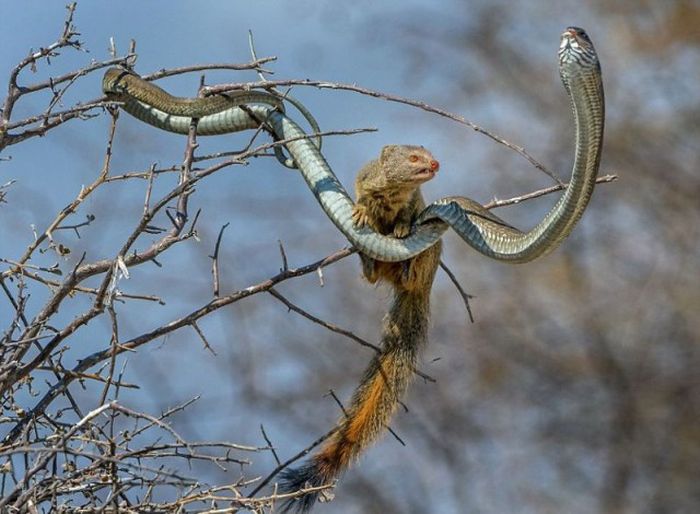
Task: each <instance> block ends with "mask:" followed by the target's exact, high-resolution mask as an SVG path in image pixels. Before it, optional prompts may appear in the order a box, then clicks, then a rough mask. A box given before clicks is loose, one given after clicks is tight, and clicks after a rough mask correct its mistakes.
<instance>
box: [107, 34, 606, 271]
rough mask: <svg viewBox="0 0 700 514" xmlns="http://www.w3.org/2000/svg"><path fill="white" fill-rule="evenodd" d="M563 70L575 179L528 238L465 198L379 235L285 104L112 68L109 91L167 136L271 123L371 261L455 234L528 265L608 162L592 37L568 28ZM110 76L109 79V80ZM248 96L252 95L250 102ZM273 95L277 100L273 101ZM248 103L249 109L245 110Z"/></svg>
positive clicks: (566, 227) (568, 220)
mask: <svg viewBox="0 0 700 514" xmlns="http://www.w3.org/2000/svg"><path fill="white" fill-rule="evenodd" d="M559 71H560V75H561V79H562V82H563V84H564V87H565V89H566V91H567V93H568V94H569V97H570V99H571V106H572V111H573V114H574V120H575V125H576V150H575V157H574V164H573V171H572V175H571V181H570V184H569V186H568V187H567V188H566V191H565V192H564V194H563V195H562V197H561V198H560V199H559V201H558V202H557V203H556V205H555V206H554V207H553V208H552V209H551V210H550V211H549V212H548V213H547V214H546V215H545V217H544V218H543V220H542V221H541V222H540V223H538V224H537V226H535V227H534V228H533V229H532V230H530V231H528V232H522V231H520V230H518V229H516V228H514V227H512V226H511V225H509V224H508V223H506V222H505V221H503V220H501V219H500V218H498V217H497V216H495V215H494V214H492V213H490V212H489V211H488V210H487V209H485V208H484V207H483V206H482V205H481V204H480V203H478V202H476V201H474V200H471V199H469V198H465V197H457V196H454V197H447V198H443V199H441V200H437V201H436V202H434V203H432V204H430V205H429V206H427V207H426V209H425V210H424V211H423V212H422V213H421V215H420V216H419V218H418V220H417V221H416V224H415V225H414V227H413V230H412V232H411V234H410V235H409V236H408V237H406V238H404V239H396V238H393V237H390V236H383V235H380V234H377V233H376V232H374V231H372V230H371V229H369V228H367V227H363V228H362V229H357V228H356V227H355V226H354V225H353V222H352V218H351V214H352V206H353V203H352V200H351V199H350V197H349V196H348V194H347V192H346V191H345V189H344V188H343V186H342V185H341V184H340V182H339V181H338V179H337V178H336V176H335V174H334V173H333V171H332V170H331V168H330V166H329V165H328V163H327V162H326V160H325V158H324V157H323V155H322V154H321V152H320V150H319V148H318V147H317V146H316V145H314V144H313V142H312V141H310V140H309V138H308V137H305V136H306V134H305V133H304V131H303V130H302V129H301V128H300V127H299V126H298V125H297V124H296V123H295V122H294V121H292V120H291V119H290V118H289V117H287V116H286V114H285V113H284V112H282V111H281V110H280V108H279V107H280V105H279V98H278V97H275V96H273V95H270V94H269V93H261V92H252V91H251V92H248V91H246V92H240V93H236V94H235V95H232V96H229V97H228V98H227V99H225V100H226V101H227V102H228V103H226V102H223V103H222V101H221V98H219V97H209V98H198V99H175V100H176V101H174V100H173V99H174V98H175V97H172V96H170V95H169V94H167V93H166V92H165V91H163V90H162V89H160V88H159V87H158V86H155V85H153V84H150V83H148V82H146V81H144V80H142V79H141V78H140V77H138V76H137V75H134V74H128V75H127V76H123V77H122V81H121V82H122V86H121V87H118V83H119V81H116V83H115V81H114V80H112V79H113V78H114V77H116V73H117V72H115V71H112V70H108V71H107V74H106V75H105V80H104V81H103V89H104V92H105V93H107V94H108V95H109V96H112V97H114V98H115V99H117V100H119V101H121V102H123V108H124V109H125V110H126V111H127V112H129V113H130V114H132V115H133V116H135V117H136V118H138V119H140V120H142V121H144V122H146V123H149V124H151V125H153V126H155V127H158V128H160V129H163V130H167V131H171V132H176V133H180V134H182V133H187V131H188V129H189V126H190V122H191V118H193V117H196V118H198V125H197V133H198V134H199V135H211V134H223V133H229V132H238V131H241V130H246V129H251V128H256V127H258V126H259V125H260V120H264V121H265V122H266V123H267V124H268V125H269V126H270V127H271V129H272V131H273V133H274V135H275V137H277V138H279V139H281V140H289V139H291V141H288V142H286V143H285V146H286V147H287V149H288V151H289V153H290V154H291V155H292V158H293V159H294V162H295V163H296V165H297V166H298V168H299V170H300V172H301V174H302V176H303V177H304V179H305V181H306V183H307V184H308V186H309V188H310V189H311V191H312V192H313V194H314V195H315V196H316V198H317V200H318V201H319V203H320V204H321V207H322V208H323V209H324V211H325V212H326V214H327V215H328V217H329V218H330V219H331V220H332V221H333V223H334V224H335V225H336V226H337V227H338V229H340V231H341V232H342V233H343V234H344V235H345V236H346V237H347V238H348V240H349V241H350V242H351V243H352V244H353V245H355V247H356V248H357V249H358V250H360V251H361V252H363V253H365V254H366V255H368V256H370V257H372V258H375V259H378V260H382V261H402V260H406V259H408V258H410V257H413V256H415V255H417V254H419V253H420V252H422V251H424V250H425V249H427V248H429V247H430V246H432V245H433V244H435V243H436V242H437V241H438V239H440V237H441V236H442V234H443V233H444V232H445V230H447V228H449V227H452V228H453V229H454V230H455V232H457V234H458V235H459V236H460V237H461V238H462V239H464V240H465V241H466V242H467V243H468V244H469V245H470V246H472V247H473V248H475V249H476V250H477V251H479V252H480V253H482V254H484V255H486V256H488V257H491V258H493V259H496V260H500V261H508V262H514V263H520V262H527V261H530V260H532V259H535V258H537V257H539V256H541V255H543V254H545V253H548V252H550V251H551V250H553V249H554V248H556V246H558V244H559V243H560V242H561V241H562V240H563V239H564V238H565V237H566V236H567V235H568V234H569V233H570V232H571V230H572V229H573V227H574V225H575V224H576V222H577V221H578V220H579V219H580V218H581V215H582V214H583V212H584V210H585V209H586V206H587V205H588V202H589V200H590V198H591V195H592V193H593V188H594V186H595V180H596V177H597V174H598V168H599V164H600V154H601V148H602V141H603V126H604V113H605V108H604V96H603V86H602V80H601V71H600V64H599V62H598V57H597V54H596V51H595V48H594V47H593V44H592V43H591V41H590V39H589V37H588V35H587V34H586V32H585V31H584V30H582V29H580V28H578V27H569V28H567V29H566V30H565V31H564V33H563V34H562V36H561V45H560V48H559ZM108 77H109V80H108ZM244 95H245V96H244ZM270 96H272V97H273V98H274V100H273V99H271V98H269V97H270ZM242 104H246V105H247V108H246V109H245V110H244V109H242V108H241V107H240V105H242Z"/></svg>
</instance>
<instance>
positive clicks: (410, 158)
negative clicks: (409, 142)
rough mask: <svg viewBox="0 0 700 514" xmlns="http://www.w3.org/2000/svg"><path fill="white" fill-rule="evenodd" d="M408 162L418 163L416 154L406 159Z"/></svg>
mask: <svg viewBox="0 0 700 514" xmlns="http://www.w3.org/2000/svg"><path fill="white" fill-rule="evenodd" d="M408 160H409V161H411V162H418V156H417V155H416V154H413V155H411V156H410V157H409V158H408Z"/></svg>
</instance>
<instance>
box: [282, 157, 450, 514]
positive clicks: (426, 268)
mask: <svg viewBox="0 0 700 514" xmlns="http://www.w3.org/2000/svg"><path fill="white" fill-rule="evenodd" d="M438 167H439V165H438V163H437V161H436V160H435V159H434V158H433V156H432V155H431V154H430V152H428V151H427V150H425V149H424V148H423V147H419V146H396V145H393V146H386V147H384V149H383V150H382V153H381V156H380V157H379V159H377V160H374V161H371V162H370V163H368V164H367V165H366V166H365V167H363V168H362V169H361V170H360V172H359V173H358V175H357V179H356V182H355V190H356V194H357V201H356V205H355V208H354V211H353V220H354V222H355V224H356V225H357V226H363V225H369V226H370V227H371V228H373V229H374V230H376V231H377V232H379V233H381V234H385V235H388V234H392V235H394V236H395V237H406V236H407V235H408V234H409V233H410V229H411V225H412V223H413V221H414V220H415V219H416V217H417V216H418V214H419V213H420V212H421V210H422V209H423V208H424V207H425V203H424V201H423V197H422V195H421V193H420V189H419V186H420V184H421V183H423V182H425V181H426V180H430V179H431V178H432V177H433V176H434V174H435V172H437V169H438ZM440 250H441V243H440V242H438V243H437V244H436V245H434V246H433V247H431V248H429V249H428V250H426V251H424V252H423V253H421V254H419V255H417V256H416V257H414V258H412V259H409V260H407V261H403V262H382V261H377V260H374V259H371V258H369V257H367V256H365V255H361V256H360V257H361V259H362V270H363V273H364V275H365V278H367V280H368V281H369V282H370V283H372V284H374V283H377V282H378V281H383V282H386V283H388V284H390V285H392V286H393V289H394V302H393V304H392V306H391V308H390V310H389V313H388V314H387V315H386V317H385V319H384V326H383V329H382V351H381V353H379V354H377V355H376V356H375V357H374V358H373V359H372V361H371V362H370V365H369V367H368V368H367V370H366V371H365V374H364V377H363V378H362V381H361V382H360V385H359V387H358V388H357V390H356V391H355V393H354V395H353V397H352V400H351V402H350V406H349V408H348V410H347V416H346V417H345V418H344V419H342V420H341V421H340V423H339V425H338V427H337V430H336V432H335V433H334V434H333V435H332V436H331V437H330V438H329V439H328V440H327V441H326V442H325V444H324V445H323V447H322V448H321V450H320V451H319V452H318V453H317V454H316V455H315V456H313V457H312V458H311V460H310V461H309V463H307V464H306V465H304V466H302V467H301V468H299V469H295V470H288V471H286V472H285V473H284V475H283V479H284V481H283V484H282V488H281V491H282V492H294V491H297V490H299V489H300V488H303V487H306V486H320V485H324V484H328V483H331V482H332V481H333V480H334V479H335V478H336V477H337V476H338V475H339V474H341V473H342V472H343V471H344V470H345V469H347V468H348V466H349V465H350V464H351V463H352V461H353V460H354V459H355V458H356V457H357V456H358V455H359V454H360V453H361V452H362V450H364V449H365V448H366V447H367V446H368V445H370V444H371V443H372V442H374V441H375V440H376V439H377V438H378V437H379V435H380V434H381V433H382V432H383V431H384V429H385V427H386V426H387V425H388V424H389V421H390V420H391V416H392V415H393V413H394V411H395V410H396V407H397V406H398V404H399V400H400V399H401V397H402V396H403V394H404V393H405V391H406V389H407V388H408V384H409V382H410V379H411V376H412V374H413V371H414V369H415V365H416V360H417V356H418V351H419V350H420V348H421V347H422V346H423V345H424V344H425V342H426V336H427V331H428V319H429V316H430V289H431V287H432V284H433V278H434V277H435V271H436V270H437V266H438V263H439V261H440ZM316 496H317V494H314V493H310V494H307V495H305V496H303V497H301V498H300V499H298V500H292V501H290V502H288V503H287V504H286V505H285V507H284V511H285V512H287V511H292V510H296V511H298V512H307V511H308V510H310V509H311V507H312V506H313V504H314V503H315V501H316Z"/></svg>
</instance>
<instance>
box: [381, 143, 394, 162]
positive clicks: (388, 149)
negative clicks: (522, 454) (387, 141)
mask: <svg viewBox="0 0 700 514" xmlns="http://www.w3.org/2000/svg"><path fill="white" fill-rule="evenodd" d="M398 148H399V147H398V145H386V146H385V147H384V148H382V154H381V155H380V156H379V160H380V161H386V160H387V159H391V156H392V155H394V153H396V150H397V149H398Z"/></svg>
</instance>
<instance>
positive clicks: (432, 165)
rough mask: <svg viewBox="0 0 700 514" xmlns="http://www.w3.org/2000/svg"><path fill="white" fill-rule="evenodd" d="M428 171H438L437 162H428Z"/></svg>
mask: <svg viewBox="0 0 700 514" xmlns="http://www.w3.org/2000/svg"><path fill="white" fill-rule="evenodd" d="M430 169H431V170H433V171H437V170H439V169H440V163H439V162H437V161H435V160H432V161H430Z"/></svg>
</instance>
